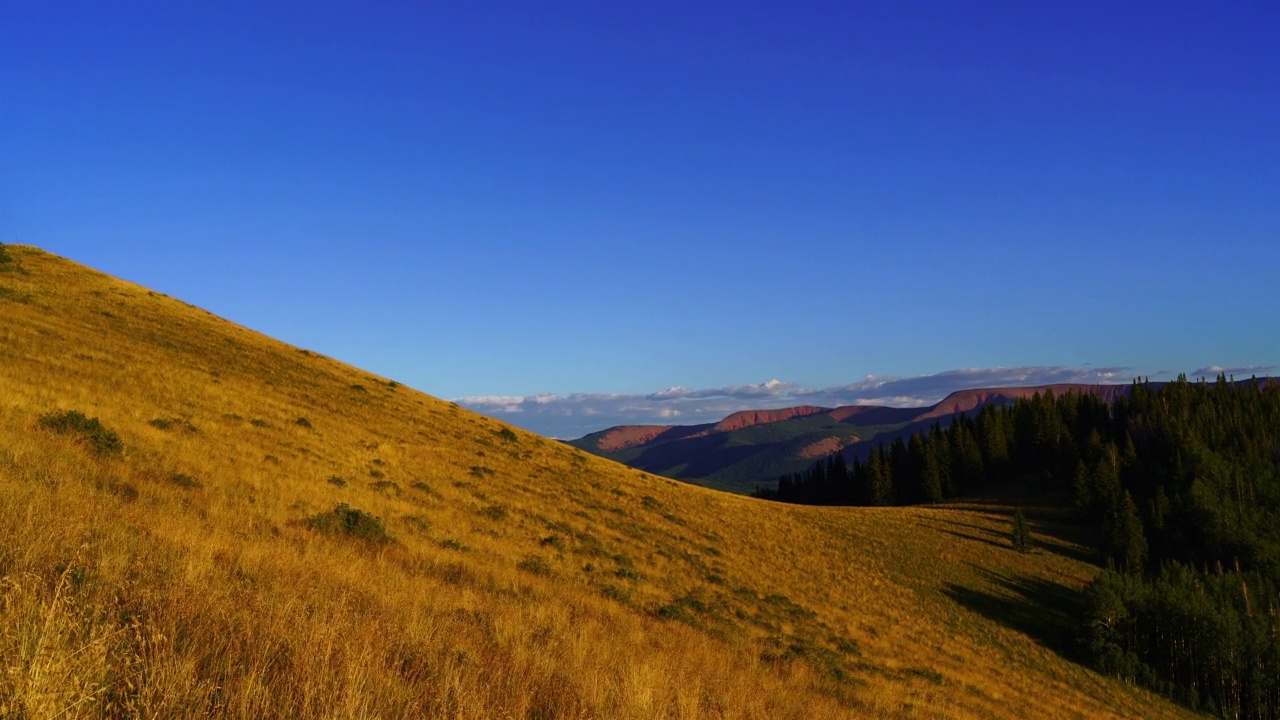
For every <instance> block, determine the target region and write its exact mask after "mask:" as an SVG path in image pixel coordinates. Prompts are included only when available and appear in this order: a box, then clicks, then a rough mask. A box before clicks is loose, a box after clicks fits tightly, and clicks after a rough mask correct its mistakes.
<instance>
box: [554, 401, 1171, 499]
mask: <svg viewBox="0 0 1280 720" xmlns="http://www.w3.org/2000/svg"><path fill="white" fill-rule="evenodd" d="M1152 384H1153V385H1160V384H1162V383H1152ZM1130 387H1131V385H1130V384H1128V383H1126V384H1123V385H1119V384H1117V385H1095V384H1085V383H1055V384H1050V385H1034V386H1028V387H995V388H973V389H968V390H957V391H955V392H953V393H951V394H950V395H947V396H946V397H945V398H943V399H942V400H941V401H939V402H937V403H935V404H933V405H929V406H924V407H914V408H898V407H887V406H883V405H844V406H840V407H835V408H825V407H818V406H813V405H800V406H796V407H789V408H778V409H773V410H742V411H739V412H735V413H733V414H731V415H729V416H727V417H725V418H724V419H723V420H721V421H719V422H716V423H703V424H699V425H619V426H616V427H611V428H607V429H604V430H601V431H599V432H594V433H590V434H588V435H586V436H583V437H581V438H578V439H577V440H570V441H568V444H570V445H572V446H574V447H577V448H580V449H582V450H586V451H587V452H590V453H593V454H596V455H600V456H603V457H607V458H610V459H612V460H617V461H619V462H622V463H625V464H627V465H630V466H632V467H634V468H637V469H640V470H644V471H646V472H651V473H654V474H657V475H666V476H667V477H673V478H677V479H680V480H685V481H688V482H692V483H695V484H698V485H706V486H708V487H715V488H719V489H722V490H729V491H731V492H741V493H746V492H750V491H751V490H753V489H754V488H755V486H756V485H758V484H763V483H767V482H772V481H774V480H776V479H777V478H778V477H779V476H780V475H783V474H790V473H794V472H798V471H801V470H803V469H804V468H805V467H806V466H807V465H808V464H810V463H812V462H813V460H814V459H815V458H818V457H823V456H826V455H830V454H831V453H833V452H837V451H843V452H844V453H845V455H846V456H847V457H849V458H853V457H863V456H865V454H866V453H867V452H868V451H870V449H871V448H872V447H874V446H875V445H877V444H879V443H880V442H891V441H892V440H893V439H894V438H895V437H899V436H905V435H910V434H911V433H914V432H916V431H917V430H919V429H921V428H927V427H929V426H930V425H933V424H934V423H942V424H944V425H945V424H947V423H948V422H949V421H950V419H951V418H953V417H955V416H956V415H959V414H967V413H971V412H975V411H977V410H981V409H982V408H984V407H986V406H988V405H1006V404H1009V403H1012V402H1015V401H1016V400H1018V399H1019V398H1030V397H1032V396H1033V395H1035V394H1036V393H1041V394H1043V393H1045V392H1049V391H1052V392H1053V393H1054V394H1059V395H1060V394H1062V393H1066V392H1077V393H1082V392H1087V393H1092V394H1094V395H1098V396H1100V397H1101V398H1102V399H1104V400H1107V401H1111V400H1114V399H1115V398H1116V397H1118V396H1120V395H1123V394H1126V393H1128V392H1129V389H1130Z"/></svg>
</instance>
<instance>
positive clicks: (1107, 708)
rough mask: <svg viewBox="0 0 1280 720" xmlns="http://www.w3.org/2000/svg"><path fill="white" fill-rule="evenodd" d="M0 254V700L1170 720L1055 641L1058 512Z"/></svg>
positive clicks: (169, 707) (1070, 598)
mask: <svg viewBox="0 0 1280 720" xmlns="http://www.w3.org/2000/svg"><path fill="white" fill-rule="evenodd" d="M0 252H2V253H3V255H2V257H0V527H2V528H3V529H4V534H5V537H4V541H3V543H0V717H5V718H52V717H63V718H99V717H109V718H116V717H164V718H204V717H237V718H238V717H255V718H276V717H278V718H331V717H343V718H417V717H440V718H762V719H763V718H850V717H854V718H856V717H950V718H1027V717H1036V718H1094V717H1144V718H1157V717H1174V718H1176V717H1190V716H1192V713H1191V712H1190V711H1188V710H1185V709H1184V708H1182V707H1180V706H1178V705H1175V704H1172V703H1171V702H1170V701H1168V700H1166V699H1164V698H1162V697H1159V696H1157V695H1154V694H1152V693H1150V692H1147V691H1146V690H1143V689H1141V688H1138V687H1136V686H1134V685H1132V684H1130V683H1127V682H1124V681H1121V680H1118V679H1116V678H1113V677H1108V676H1104V675H1101V674H1099V673H1097V672H1095V671H1093V670H1091V669H1089V668H1088V667H1085V666H1084V665H1083V664H1081V663H1079V662H1077V661H1076V660H1077V658H1076V657H1075V654H1074V651H1073V644H1072V640H1073V637H1074V635H1075V633H1076V632H1077V630H1078V628H1077V626H1076V625H1075V624H1074V620H1073V619H1072V617H1071V608H1073V607H1074V606H1075V605H1076V604H1078V603H1079V601H1080V600H1079V598H1080V593H1081V591H1082V590H1083V588H1084V587H1085V586H1086V585H1087V584H1088V583H1089V582H1090V581H1091V580H1092V579H1093V578H1094V577H1095V576H1096V575H1097V574H1098V572H1099V571H1100V568H1099V567H1098V565H1096V564H1095V563H1094V562H1092V559H1091V556H1090V555H1089V552H1088V544H1089V542H1090V538H1088V537H1085V536H1082V535H1081V532H1082V531H1081V530H1080V528H1078V527H1076V526H1073V525H1071V524H1069V523H1067V522H1065V521H1064V517H1063V515H1062V513H1061V511H1059V510H1056V509H1054V508H1052V507H1038V506H1036V505H1034V504H1033V501H1028V499H1027V498H1019V499H1018V502H1019V505H1020V506H1021V507H1023V508H1025V509H1026V510H1027V515H1028V518H1029V521H1030V524H1031V530H1032V532H1033V533H1034V535H1035V536H1036V537H1037V539H1038V543H1039V544H1038V550H1037V551H1036V552H1033V553H1021V552H1016V551H1015V550H1014V549H1013V548H1011V547H1010V544H1009V540H1008V537H1009V527H1010V518H1011V516H1012V512H1013V506H1012V504H1010V503H1009V502H1006V501H1004V500H1002V499H1001V498H1000V497H990V498H974V499H968V500H965V501H961V502H951V503H944V504H939V505H933V506H919V507H878V508H855V507H812V506H800V505H786V504H780V503H769V502H765V501H762V500H758V499H754V498H749V497H743V496H741V495H735V494H731V493H725V492H719V491H716V490H712V489H708V488H704V487H697V486H694V485H690V484H686V483H682V482H677V481H675V480H671V479H668V478H664V477H659V476H658V475H656V474H654V473H653V472H645V471H642V470H636V469H633V468H629V467H626V466H624V465H623V464H620V463H618V462H614V461H611V460H609V459H606V458H600V457H596V456H594V455H592V454H589V453H587V452H585V451H583V450H581V449H578V448H575V447H571V446H569V445H566V444H564V443H561V442H558V441H553V440H550V439H547V438H543V437H539V436H537V435H534V434H531V433H528V432H525V431H522V430H519V429H516V428H513V427H510V426H507V425H504V424H502V423H500V422H498V421H495V420H492V419H490V418H486V417H483V416H480V415H477V414H475V413H472V412H469V411H467V410H464V409H462V408H460V407H458V406H457V405H454V404H451V403H448V402H444V401H442V400H439V399H436V398H434V397H431V396H430V395H427V394H424V393H422V392H419V391H417V390H414V389H411V388H409V387H405V386H403V385H401V384H399V383H397V382H396V381H394V380H393V379H390V378H383V377H378V376H376V375H373V374H370V373H368V372H365V371H363V370H361V369H359V368H355V367H352V366H350V365H346V364H344V363H342V362H340V361H338V360H335V359H331V358H328V357H323V356H321V355H318V354H316V353H314V352H310V351H308V350H305V349H301V348H296V347H292V346H289V345H287V344H285V343H282V342H279V341H276V340H273V339H271V338H269V337H266V336H263V335H261V334H259V333H256V332H253V331H251V330H249V329H247V328H244V327H240V326H237V325H235V324H233V323H231V322H228V321H226V320H223V319H220V318H218V317H216V316H214V315H212V314H210V313H208V312H206V311H204V310H201V309H199V308H196V307H192V306H190V305H187V304H185V303H183V302H181V301H180V300H177V299H174V298H171V297H166V296H164V295H161V294H159V293H156V292H153V291H150V290H148V289H146V288H144V287H140V286H138V285H134V284H132V283H129V282H126V281H123V280H120V279H116V278H113V277H110V276H107V275H104V274H102V273H99V272H97V271H95V270H92V269H90V268H86V267H83V266H81V265H78V264H76V263H74V262H72V261H70V260H66V259H63V258H60V257H56V256H54V255H51V254H49V253H46V252H44V251H41V250H39V249H36V248H31V247H23V246H12V245H10V246H0ZM439 351H440V352H448V351H449V349H448V348H440V349H439ZM820 417H825V418H827V419H822V420H819V418H820ZM807 418H808V419H809V420H810V421H811V422H814V423H818V422H822V423H826V422H839V420H835V419H833V418H834V416H833V415H832V414H831V413H826V414H825V415H822V414H821V413H812V414H810V415H808V416H807ZM798 419H800V420H803V419H804V418H798ZM898 420H899V419H897V418H896V416H895V419H894V422H883V423H877V424H879V425H881V426H883V427H885V428H889V427H890V426H893V425H895V424H897V423H898ZM769 425H770V424H765V425H760V424H756V425H752V426H750V427H746V426H744V427H742V428H740V429H739V430H738V431H740V432H742V431H749V430H752V429H753V428H761V427H768V426H769ZM850 427H865V425H864V426H856V425H851V426H850ZM864 432H865V431H864ZM855 434H856V433H855ZM637 447H638V446H637Z"/></svg>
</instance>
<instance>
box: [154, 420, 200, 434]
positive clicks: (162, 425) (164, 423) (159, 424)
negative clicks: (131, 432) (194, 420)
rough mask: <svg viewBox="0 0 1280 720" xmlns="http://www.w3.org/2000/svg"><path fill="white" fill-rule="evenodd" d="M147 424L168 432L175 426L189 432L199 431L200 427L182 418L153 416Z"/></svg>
mask: <svg viewBox="0 0 1280 720" xmlns="http://www.w3.org/2000/svg"><path fill="white" fill-rule="evenodd" d="M147 424H148V425H150V426H151V427H153V428H155V429H157V430H164V431H166V432H167V431H169V430H173V429H175V428H177V429H180V430H182V431H183V432H188V433H194V432H199V428H197V427H196V426H195V425H192V424H191V422H190V421H189V420H183V419H182V418H152V419H151V420H150V421H148V422H147Z"/></svg>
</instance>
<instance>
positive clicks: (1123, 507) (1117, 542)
mask: <svg viewBox="0 0 1280 720" xmlns="http://www.w3.org/2000/svg"><path fill="white" fill-rule="evenodd" d="M1123 492H1124V494H1123V495H1122V496H1121V497H1118V498H1114V499H1113V502H1112V505H1111V507H1110V508H1109V509H1108V510H1107V512H1106V515H1105V518H1104V520H1103V525H1102V554H1103V556H1104V557H1105V558H1106V560H1107V563H1108V564H1109V565H1111V566H1113V567H1115V568H1116V569H1118V570H1121V571H1123V572H1134V573H1136V572H1141V571H1142V567H1143V564H1144V563H1145V562H1146V559H1147V538H1146V536H1145V535H1144V534H1143V532H1142V518H1140V517H1138V506H1137V505H1135V504H1134V502H1133V496H1132V495H1130V494H1129V491H1128V490H1125V491H1123Z"/></svg>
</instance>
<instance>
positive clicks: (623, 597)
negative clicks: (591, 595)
mask: <svg viewBox="0 0 1280 720" xmlns="http://www.w3.org/2000/svg"><path fill="white" fill-rule="evenodd" d="M600 594H602V595H604V596H605V597H607V598H609V599H610V600H614V601H616V602H620V603H622V604H624V605H625V604H627V603H629V602H631V593H629V592H627V591H626V590H623V589H622V588H620V587H618V586H617V585H602V586H601V587H600Z"/></svg>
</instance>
